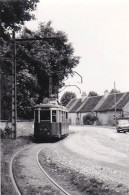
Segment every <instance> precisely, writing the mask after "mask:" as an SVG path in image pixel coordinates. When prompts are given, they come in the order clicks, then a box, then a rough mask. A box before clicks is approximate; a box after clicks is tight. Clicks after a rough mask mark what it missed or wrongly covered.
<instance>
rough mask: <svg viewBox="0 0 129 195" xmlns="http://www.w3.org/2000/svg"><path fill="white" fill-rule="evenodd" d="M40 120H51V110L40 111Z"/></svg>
mask: <svg viewBox="0 0 129 195" xmlns="http://www.w3.org/2000/svg"><path fill="white" fill-rule="evenodd" d="M40 121H50V110H41V111H40Z"/></svg>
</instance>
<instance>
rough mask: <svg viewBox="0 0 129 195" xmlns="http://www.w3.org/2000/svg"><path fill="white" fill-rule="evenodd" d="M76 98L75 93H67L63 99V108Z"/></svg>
mask: <svg viewBox="0 0 129 195" xmlns="http://www.w3.org/2000/svg"><path fill="white" fill-rule="evenodd" d="M73 98H76V94H75V93H73V92H65V93H64V94H63V96H62V97H61V100H60V101H61V104H62V105H63V106H66V105H67V104H68V103H69V102H70V100H71V99H73Z"/></svg>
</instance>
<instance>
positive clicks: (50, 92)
mask: <svg viewBox="0 0 129 195" xmlns="http://www.w3.org/2000/svg"><path fill="white" fill-rule="evenodd" d="M51 95H52V74H50V75H49V98H50V97H51Z"/></svg>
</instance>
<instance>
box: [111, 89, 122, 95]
mask: <svg viewBox="0 0 129 195" xmlns="http://www.w3.org/2000/svg"><path fill="white" fill-rule="evenodd" d="M112 93H120V90H117V89H112V90H111V92H110V94H112Z"/></svg>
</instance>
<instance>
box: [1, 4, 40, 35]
mask: <svg viewBox="0 0 129 195" xmlns="http://www.w3.org/2000/svg"><path fill="white" fill-rule="evenodd" d="M38 2H39V0H31V1H30V0H6V1H5V0H1V1H0V22H1V33H2V34H4V33H5V32H6V33H7V32H8V33H9V30H10V29H14V28H15V30H19V29H21V26H22V25H23V24H24V23H25V21H30V20H31V19H34V18H35V17H34V14H32V11H33V10H35V9H36V5H37V3H38Z"/></svg>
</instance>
